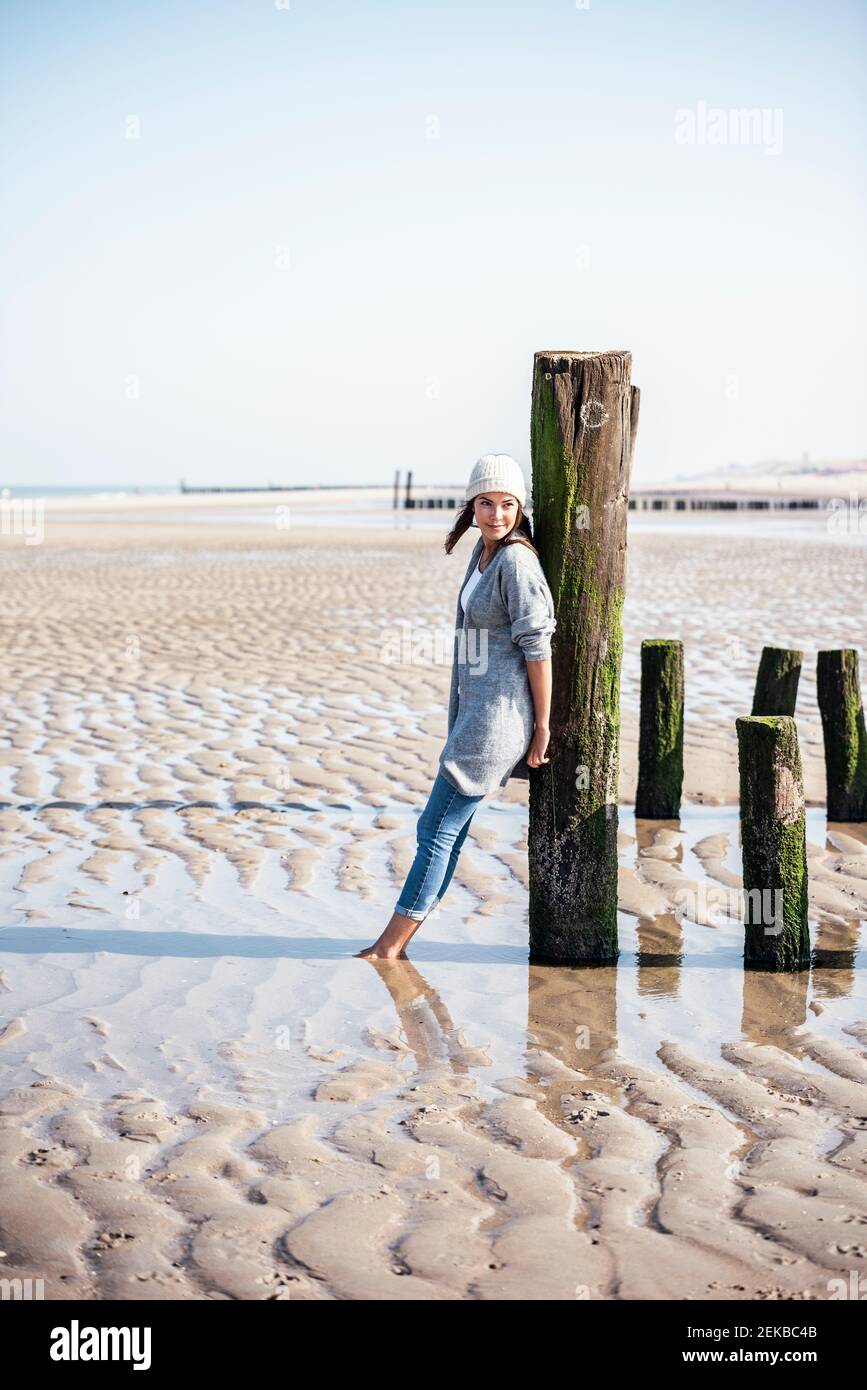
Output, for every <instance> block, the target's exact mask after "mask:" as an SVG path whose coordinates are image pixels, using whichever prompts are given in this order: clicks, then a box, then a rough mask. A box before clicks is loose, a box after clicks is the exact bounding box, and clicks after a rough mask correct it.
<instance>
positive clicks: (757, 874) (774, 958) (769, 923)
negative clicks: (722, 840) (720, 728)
mask: <svg viewBox="0 0 867 1390" xmlns="http://www.w3.org/2000/svg"><path fill="white" fill-rule="evenodd" d="M735 724H736V728H737V735H738V766H739V770H740V814H741V845H742V850H743V880H744V924H745V939H744V963H745V964H747V965H756V966H762V967H764V968H766V969H770V970H802V969H804V968H806V967H807V966H809V964H810V931H809V925H808V921H807V835H806V826H807V820H806V812H805V803H804V779H803V773H802V770H801V753H800V749H799V747H798V733H797V729H796V727H795V721H794V719H793V718H792V717H791V716H790V715H768V716H761V715H760V716H755V715H751V716H749V717H746V716H745V717H744V718H741V719H738V720H736V721H735Z"/></svg>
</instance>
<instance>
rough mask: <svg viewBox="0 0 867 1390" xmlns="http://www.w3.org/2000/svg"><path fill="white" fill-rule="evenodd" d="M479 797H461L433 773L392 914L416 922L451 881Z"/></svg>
mask: <svg viewBox="0 0 867 1390" xmlns="http://www.w3.org/2000/svg"><path fill="white" fill-rule="evenodd" d="M484 799H485V798H484V797H483V796H464V795H463V793H462V792H459V791H457V790H456V789H455V788H454V787H453V786H452V784H451V782H448V781H447V780H446V778H445V777H443V775H442V773H441V772H438V773H437V776H436V781H435V782H434V784H433V787H432V788H431V794H430V796H429V797H428V801H427V805H426V806H425V808H424V810H423V811H422V813H421V815H420V816H419V818H418V821H417V822H416V828H415V836H416V840H417V842H418V849H417V850H416V854H415V859H414V860H413V862H412V868H411V869H410V871H409V874H408V875H407V879H406V883H405V884H404V885H403V889H402V891H401V894H400V897H399V898H398V900H397V902H396V903H395V908H394V910H395V912H399V913H401V914H402V916H404V917H411V918H412V919H413V921H415V922H420V921H421V920H422V918H423V917H426V916H427V914H428V913H429V912H430V910H431V908H432V907H435V906H436V904H437V903H438V902H439V900H440V898H441V897H442V896H443V895H444V893H445V891H446V889H447V888H448V886H449V884H450V883H451V881H452V874H453V873H454V871H455V865H456V864H457V862H458V855H459V854H460V852H461V846H462V845H463V843H464V840H465V839H466V838H467V831H468V830H469V828H470V821H471V820H472V818H473V813H474V812H475V810H476V807H477V806H478V804H479V802H480V801H484Z"/></svg>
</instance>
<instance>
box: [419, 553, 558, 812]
mask: <svg viewBox="0 0 867 1390" xmlns="http://www.w3.org/2000/svg"><path fill="white" fill-rule="evenodd" d="M483 552H484V541H483V540H482V537H481V536H480V537H479V539H478V540H477V541H476V544H475V547H474V548H473V553H472V555H471V556H470V559H469V563H468V565H467V572H466V574H465V575H464V578H463V580H462V582H461V585H460V588H459V589H458V602H457V608H456V611H455V639H454V652H453V664H452V680H451V690H450V692H449V714H448V740H447V742H446V744H445V747H444V748H443V750H442V752H441V754H440V758H439V765H440V771H441V772H442V775H443V776H444V777H445V779H446V781H447V782H449V783H451V785H452V786H453V787H455V788H456V790H457V791H459V792H462V793H463V795H464V796H484V795H486V793H487V792H490V791H494V790H495V789H496V788H497V787H498V786H499V787H504V786H505V785H506V783H507V782H508V780H509V778H510V777H521V778H528V777H529V775H530V769H529V767H528V765H527V762H526V760H525V755H526V753H527V750H528V748H529V746H530V742H531V740H532V737H533V729H534V727H535V712H534V708H533V696H532V692H531V690H530V680H529V677H528V675H527V667H526V663H527V662H528V661H542V660H544V659H545V657H549V656H550V655H551V634H552V633H553V631H554V629H555V628H556V626H557V622H556V619H555V617H554V600H553V598H552V596H551V590H550V589H549V587H548V581H547V579H546V578H545V572H544V570H543V569H542V566H541V564H540V563H539V560H538V558H537V556H536V555H535V554H534V553H533V551H532V550H529V549H528V548H527V546H525V545H522V544H521V543H520V541H517V542H515V541H513V542H512V543H511V544H508V543H502V544H500V545H499V546H498V548H497V551H496V553H495V554H494V557H493V559H492V560H490V561H489V563H488V564H487V565H486V567H485V568H484V570H483V571H482V575H481V578H480V579H479V582H478V584H477V585H476V587H475V588H474V589H473V592H472V594H471V595H470V597H469V599H468V601H467V611H466V613H464V611H463V609H462V607H461V599H460V595H461V591H462V590H463V587H464V584H466V582H467V580H468V579H469V577H470V575H471V574H472V573H473V570H474V569H475V568H476V564H477V563H478V560H479V557H480V556H481V555H482V554H483Z"/></svg>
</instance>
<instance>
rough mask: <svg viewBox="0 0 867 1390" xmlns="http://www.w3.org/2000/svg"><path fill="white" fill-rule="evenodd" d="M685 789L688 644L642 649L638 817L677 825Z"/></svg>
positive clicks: (648, 644)
mask: <svg viewBox="0 0 867 1390" xmlns="http://www.w3.org/2000/svg"><path fill="white" fill-rule="evenodd" d="M682 787H683V643H682V642H676V641H671V640H668V639H666V638H662V637H659V638H651V639H649V640H647V641H644V642H642V644H641V716H640V723H639V732H638V789H637V791H636V793H635V814H636V816H639V817H645V818H647V819H649V820H676V819H677V817H678V816H679V815H680V795H681V789H682Z"/></svg>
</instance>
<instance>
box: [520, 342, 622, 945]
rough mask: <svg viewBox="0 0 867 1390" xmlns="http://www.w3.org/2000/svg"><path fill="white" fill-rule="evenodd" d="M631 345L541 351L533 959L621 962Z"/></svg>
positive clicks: (535, 441) (536, 447)
mask: <svg viewBox="0 0 867 1390" xmlns="http://www.w3.org/2000/svg"><path fill="white" fill-rule="evenodd" d="M631 367H632V358H631V354H630V353H628V352H537V353H536V356H535V361H534V367H533V403H532V416H531V437H532V456H533V479H532V492H533V502H534V521H535V529H534V540H535V543H536V546H537V549H538V551H539V555H540V558H541V561H542V567H543V569H544V570H545V574H546V576H547V578H548V582H549V584H550V586H551V592H552V594H553V597H554V604H555V611H556V616H557V629H556V631H555V633H554V637H553V641H552V655H553V662H552V664H553V689H552V697H551V745H550V749H549V753H548V757H549V761H548V762H547V763H544V764H543V765H542V766H541V767H539V768H530V770H529V771H530V828H529V843H528V857H529V871H530V955H531V959H533V960H537V961H542V960H548V961H561V962H566V961H571V962H578V961H611V960H616V959H617V954H618V948H617V774H618V762H619V734H620V659H621V654H622V650H623V633H622V625H621V612H622V609H623V586H624V571H625V562H626V519H627V510H628V505H629V495H628V489H629V475H630V471H631V468H632V457H633V452H634V448H635V434H636V429H637V426H638V401H639V393H638V390H637V388H636V387H634V386H632V385H631V384H630V372H631Z"/></svg>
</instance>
